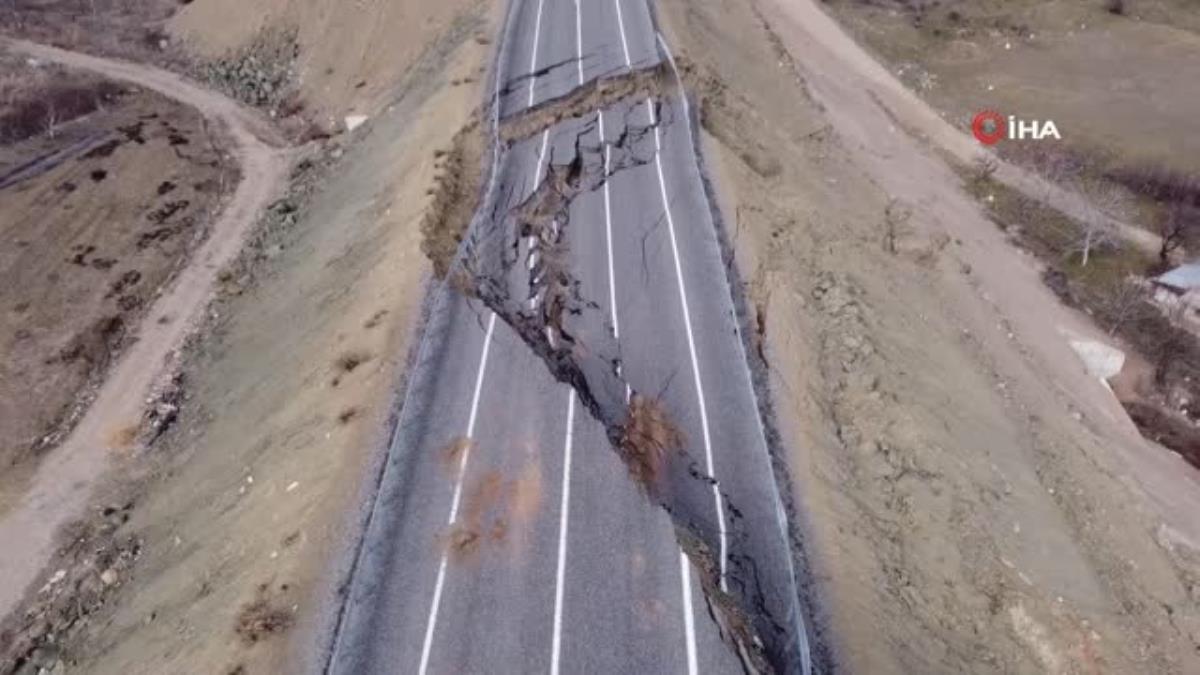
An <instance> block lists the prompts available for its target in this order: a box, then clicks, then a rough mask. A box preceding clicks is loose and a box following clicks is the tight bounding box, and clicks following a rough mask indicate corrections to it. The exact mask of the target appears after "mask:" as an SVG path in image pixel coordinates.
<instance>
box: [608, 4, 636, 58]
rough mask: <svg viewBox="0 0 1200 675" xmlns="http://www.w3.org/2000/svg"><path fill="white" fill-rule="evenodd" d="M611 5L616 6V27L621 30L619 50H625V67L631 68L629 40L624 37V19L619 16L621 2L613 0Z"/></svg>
mask: <svg viewBox="0 0 1200 675" xmlns="http://www.w3.org/2000/svg"><path fill="white" fill-rule="evenodd" d="M613 4H614V5H616V6H617V27H618V28H620V29H621V48H622V49H623V50H625V67H626V68H630V67H632V66H633V61H632V60H631V59H630V58H629V40H628V39H626V37H625V17H623V16H622V15H621V0H613Z"/></svg>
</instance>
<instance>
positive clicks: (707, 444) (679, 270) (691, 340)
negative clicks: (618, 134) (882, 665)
mask: <svg viewBox="0 0 1200 675" xmlns="http://www.w3.org/2000/svg"><path fill="white" fill-rule="evenodd" d="M646 109H647V110H648V111H649V113H650V124H651V125H654V147H655V154H654V162H655V165H656V166H657V168H658V186H659V189H660V191H661V192H662V202H663V210H664V211H665V212H666V216H667V232H668V233H670V237H671V253H672V255H673V256H674V258H675V279H676V280H677V281H678V282H679V302H680V304H681V305H682V306H683V327H684V329H685V330H686V332H687V343H688V353H689V354H690V355H691V357H692V376H693V378H694V379H695V382H696V398H697V399H699V401H700V429H701V431H702V432H703V435H704V461H705V465H706V468H707V469H708V475H709V476H712V477H713V478H714V479H715V478H716V477H717V476H716V470H715V468H714V466H713V453H712V439H711V437H710V436H709V433H708V406H707V405H706V404H705V402H704V385H703V384H702V383H701V381H700V360H699V359H698V358H696V338H695V336H694V335H693V333H692V315H691V312H690V311H689V310H688V299H687V288H686V286H685V284H684V282H683V266H682V264H681V263H680V262H679V244H678V243H677V242H676V239H675V218H674V217H673V216H672V215H671V201H670V199H669V198H668V197H667V180H666V178H664V177H663V164H662V134H661V133H660V131H659V129H658V119H657V115H656V114H655V112H654V104H653V102H651V100H650V99H646ZM712 491H713V501H714V502H715V503H716V507H717V528H718V530H719V534H720V538H721V590H723V591H728V590H729V588H728V586H727V584H726V581H725V562H726V560H725V559H726V557H727V553H726V548H727V544H726V534H725V505H724V503H723V502H722V501H721V489H720V487H719V486H718V485H717V484H716V483H714V484H713V486H712Z"/></svg>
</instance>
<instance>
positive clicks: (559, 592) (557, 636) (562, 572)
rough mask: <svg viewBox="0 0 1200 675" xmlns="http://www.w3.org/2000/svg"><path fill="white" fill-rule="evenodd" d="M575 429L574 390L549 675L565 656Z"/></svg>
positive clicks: (569, 402) (570, 400) (569, 401)
mask: <svg viewBox="0 0 1200 675" xmlns="http://www.w3.org/2000/svg"><path fill="white" fill-rule="evenodd" d="M574 427H575V390H574V389H568V390H567V440H566V442H565V447H564V449H563V475H562V504H561V506H559V517H558V571H557V572H556V573H555V577H554V639H553V641H552V643H551V647H550V675H558V660H559V655H560V653H561V652H562V615H563V587H564V583H563V582H564V580H565V577H566V572H567V521H568V519H569V518H570V515H571V443H572V439H573V438H574Z"/></svg>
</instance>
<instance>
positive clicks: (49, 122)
mask: <svg viewBox="0 0 1200 675" xmlns="http://www.w3.org/2000/svg"><path fill="white" fill-rule="evenodd" d="M46 135H47V136H49V137H50V138H54V137H55V136H57V135H58V109H57V108H56V107H55V105H54V97H53V96H47V97H46Z"/></svg>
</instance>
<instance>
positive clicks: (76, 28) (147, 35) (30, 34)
mask: <svg viewBox="0 0 1200 675" xmlns="http://www.w3.org/2000/svg"><path fill="white" fill-rule="evenodd" d="M181 4H183V3H180V2H179V0H12V1H11V2H6V3H5V4H4V6H3V7H0V34H3V35H8V36H10V37H19V38H23V39H26V40H33V41H35V42H40V43H42V44H50V45H55V46H58V47H62V48H64V49H72V50H77V51H82V52H89V53H92V54H103V55H106V56H119V57H122V58H128V59H134V60H139V61H147V62H160V63H165V62H170V61H171V60H173V59H175V58H177V57H178V52H176V50H175V49H174V48H173V47H174V45H172V44H171V43H170V40H169V38H170V36H169V35H168V34H167V33H166V32H165V31H164V28H165V26H166V21H167V20H168V19H169V18H170V17H171V15H172V14H173V13H174V12H175V11H176V10H178V8H179V6H180V5H181Z"/></svg>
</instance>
